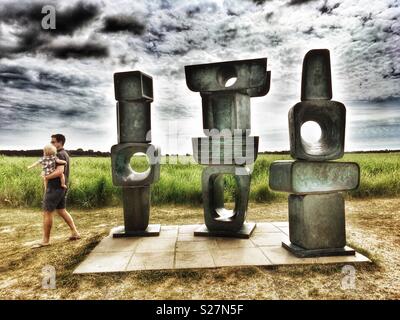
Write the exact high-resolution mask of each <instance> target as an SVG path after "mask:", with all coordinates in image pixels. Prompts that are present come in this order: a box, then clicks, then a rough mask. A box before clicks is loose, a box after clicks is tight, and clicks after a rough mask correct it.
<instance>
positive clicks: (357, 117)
mask: <svg viewBox="0 0 400 320" xmlns="http://www.w3.org/2000/svg"><path fill="white" fill-rule="evenodd" d="M46 4H52V5H54V6H55V8H56V10H57V16H56V23H57V24H56V29H55V30H43V29H41V19H42V17H43V15H42V14H41V9H42V6H43V5H46ZM315 48H328V49H329V50H330V52H331V62H332V73H333V99H334V100H337V101H341V102H343V103H344V104H345V105H346V107H347V130H346V131H347V134H346V150H347V151H350V150H371V149H386V148H388V149H389V148H390V149H394V148H398V149H400V0H380V1H365V0H364V1H344V0H334V1H330V0H329V1H320V0H315V1H313V0H309V1H305V0H271V1H262V0H254V1H234V0H225V1H222V0H221V1H191V2H190V3H189V1H183V0H182V1H174V0H169V1H168V0H163V1H143V2H139V1H130V0H119V1H115V0H114V1H22V0H18V1H15V0H14V1H5V0H0V149H37V148H41V147H42V146H43V145H44V144H46V143H47V142H48V141H49V136H50V134H51V133H56V132H61V133H64V134H65V135H66V136H67V145H66V148H67V149H75V148H79V147H81V148H84V149H95V150H101V151H108V150H109V149H110V147H111V146H112V145H113V144H115V143H117V129H116V116H115V113H116V110H115V100H114V95H113V73H114V72H119V71H128V70H140V71H143V72H145V73H148V74H150V75H152V76H153V80H154V90H155V93H154V96H155V97H154V102H153V104H152V133H153V143H155V144H159V145H160V146H161V148H162V152H163V154H165V153H178V152H179V153H191V152H192V147H191V137H200V136H203V132H202V119H201V100H200V95H199V94H198V93H195V92H191V91H190V90H189V89H188V88H187V87H186V84H185V79H184V66H185V65H189V64H199V63H208V62H218V61H224V60H236V59H252V58H262V57H267V58H268V69H269V70H271V73H272V79H271V90H270V92H269V93H268V95H266V96H264V97H259V98H252V100H251V104H252V106H251V117H252V134H253V135H258V136H260V151H264V150H288V149H289V136H288V125H287V113H288V110H289V109H290V107H291V106H293V105H294V104H295V103H297V102H298V101H299V100H300V79H301V64H302V60H303V57H304V54H305V53H306V52H307V51H308V50H310V49H315Z"/></svg>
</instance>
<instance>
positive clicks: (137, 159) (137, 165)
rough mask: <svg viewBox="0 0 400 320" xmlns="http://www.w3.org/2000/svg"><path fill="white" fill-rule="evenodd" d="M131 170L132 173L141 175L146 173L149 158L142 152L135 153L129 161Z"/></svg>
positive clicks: (148, 166)
mask: <svg viewBox="0 0 400 320" xmlns="http://www.w3.org/2000/svg"><path fill="white" fill-rule="evenodd" d="M129 163H130V166H131V169H132V170H133V171H134V172H138V173H142V172H145V171H147V170H148V169H149V168H150V160H149V157H148V156H147V155H146V154H145V153H143V152H137V153H135V154H134V155H133V156H132V157H131V160H130V161H129Z"/></svg>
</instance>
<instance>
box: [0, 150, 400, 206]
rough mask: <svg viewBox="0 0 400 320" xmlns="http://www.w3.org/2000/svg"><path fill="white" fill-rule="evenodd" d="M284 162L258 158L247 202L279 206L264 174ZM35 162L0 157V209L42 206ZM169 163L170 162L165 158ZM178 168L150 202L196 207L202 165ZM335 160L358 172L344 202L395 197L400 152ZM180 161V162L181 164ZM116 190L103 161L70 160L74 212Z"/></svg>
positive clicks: (399, 188)
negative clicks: (357, 185)
mask: <svg viewBox="0 0 400 320" xmlns="http://www.w3.org/2000/svg"><path fill="white" fill-rule="evenodd" d="M280 159H290V157H289V156H288V155H280V154H277V155H260V156H259V157H258V159H257V161H256V163H255V165H254V171H253V175H252V184H251V193H250V201H251V202H258V203H263V202H271V201H280V200H283V199H285V198H286V197H287V195H286V194H285V193H277V192H273V191H271V190H270V189H269V188H268V170H269V166H270V164H271V162H273V161H275V160H280ZM35 160H36V158H27V157H6V156H0V206H1V207H36V208H39V207H40V205H41V201H42V193H43V186H42V182H41V178H40V168H36V169H33V170H31V171H28V170H27V169H26V166H27V165H29V164H31V163H32V162H34V161H35ZM170 160H171V158H170ZM179 160H180V163H178V164H162V166H161V178H160V180H159V181H158V182H157V183H155V184H154V185H153V187H152V203H153V204H155V205H161V204H185V205H186V204H188V205H195V206H198V205H199V204H200V203H201V171H202V166H200V165H198V164H195V163H193V161H192V162H190V161H189V160H190V158H189V157H180V159H179ZM340 161H355V162H358V163H359V164H360V167H361V186H360V188H358V189H357V190H355V191H353V192H350V193H349V194H348V197H355V198H365V197H371V196H374V197H395V196H399V195H400V153H375V154H371V153H360V154H346V155H345V157H344V158H343V159H341V160H340ZM181 162H184V163H181ZM132 166H133V167H134V168H136V169H137V170H141V169H143V168H145V167H146V160H145V158H144V157H142V158H137V157H135V158H134V160H132ZM234 189H235V188H234V181H233V179H229V177H227V179H226V201H232V197H233V194H234ZM120 197H121V189H120V188H117V187H114V186H113V184H112V181H111V162H110V159H109V158H94V157H92V158H89V157H75V158H72V159H71V177H70V190H69V193H68V204H69V206H71V207H75V208H82V209H85V208H101V207H106V206H113V205H119V204H120Z"/></svg>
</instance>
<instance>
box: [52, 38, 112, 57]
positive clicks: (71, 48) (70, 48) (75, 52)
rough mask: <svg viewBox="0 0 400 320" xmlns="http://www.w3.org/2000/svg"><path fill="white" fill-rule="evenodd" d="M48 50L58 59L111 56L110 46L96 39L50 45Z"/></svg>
mask: <svg viewBox="0 0 400 320" xmlns="http://www.w3.org/2000/svg"><path fill="white" fill-rule="evenodd" d="M46 51H47V52H48V53H49V54H51V55H52V56H54V57H55V58H58V59H68V58H74V59H81V58H105V57H108V56H109V50H108V47H107V46H105V45H103V44H101V43H98V42H94V41H90V42H85V43H75V42H70V43H66V44H62V45H56V46H49V47H47V48H46Z"/></svg>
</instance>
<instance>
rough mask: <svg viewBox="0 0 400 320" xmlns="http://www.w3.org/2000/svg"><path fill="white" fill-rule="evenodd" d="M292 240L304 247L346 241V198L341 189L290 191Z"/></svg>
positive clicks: (332, 245)
mask: <svg viewBox="0 0 400 320" xmlns="http://www.w3.org/2000/svg"><path fill="white" fill-rule="evenodd" d="M289 238H290V242H292V243H293V244H295V245H298V246H300V247H302V248H304V249H329V248H343V247H344V246H345V245H346V232H345V218H344V199H343V196H342V195H341V194H340V193H327V194H307V195H294V194H291V195H289Z"/></svg>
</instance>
